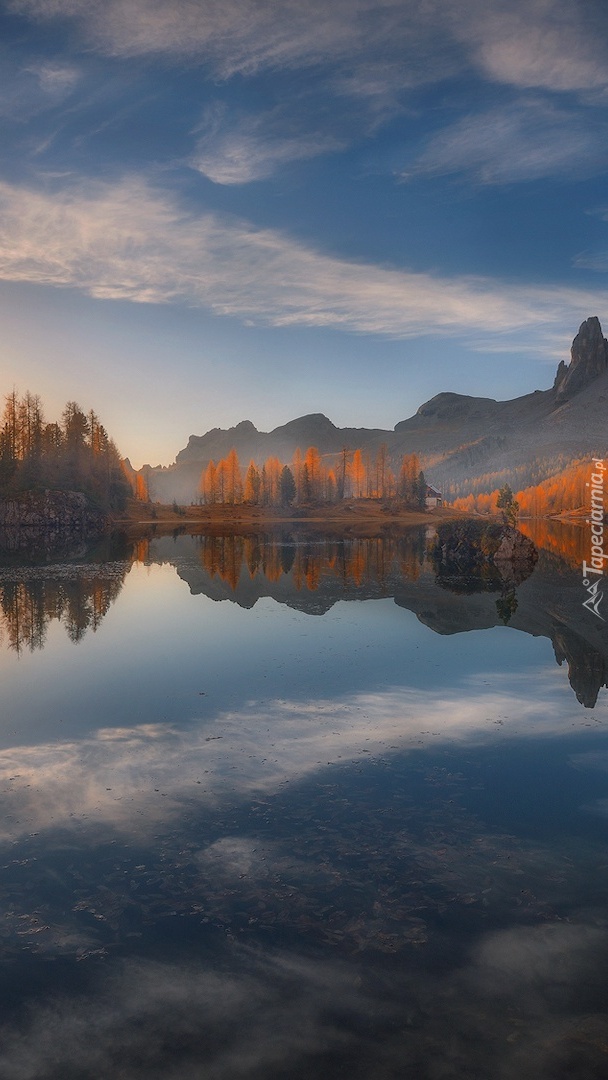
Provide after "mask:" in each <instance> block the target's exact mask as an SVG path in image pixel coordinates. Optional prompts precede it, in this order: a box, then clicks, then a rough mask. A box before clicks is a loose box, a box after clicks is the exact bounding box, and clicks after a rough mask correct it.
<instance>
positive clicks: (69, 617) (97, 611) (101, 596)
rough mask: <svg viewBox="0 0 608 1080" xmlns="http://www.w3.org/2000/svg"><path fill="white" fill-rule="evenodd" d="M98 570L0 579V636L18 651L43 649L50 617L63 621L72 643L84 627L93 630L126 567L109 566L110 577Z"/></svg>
mask: <svg viewBox="0 0 608 1080" xmlns="http://www.w3.org/2000/svg"><path fill="white" fill-rule="evenodd" d="M88 569H89V570H90V568H88ZM98 569H99V573H98V574H96V575H93V576H91V575H90V574H88V575H84V576H81V577H74V578H66V577H61V578H57V579H56V578H44V577H41V576H40V577H38V576H36V577H31V578H26V579H25V580H21V581H15V580H10V581H0V638H1V639H3V640H4V641H5V642H6V645H7V647H8V648H9V649H13V650H14V651H15V652H17V653H21V652H22V651H23V650H24V649H29V651H30V652H34V650H36V649H42V648H44V645H45V641H46V636H47V631H48V627H49V624H50V623H51V622H52V621H53V620H56V621H57V622H60V623H62V624H63V626H64V627H65V630H66V632H67V635H68V637H69V638H70V641H73V642H74V643H76V642H78V641H80V640H81V639H82V638H83V637H84V635H85V634H86V632H87V630H92V631H93V633H94V632H95V631H96V630H97V628H98V627H99V625H100V623H101V621H102V619H103V618H104V616H105V615H106V614H107V612H108V610H109V608H110V606H111V605H112V604H113V603H114V601H115V600H116V598H117V596H118V594H119V593H120V590H121V589H122V586H123V583H124V578H125V574H126V569H127V568H126V566H124V567H121V568H120V569H118V570H117V569H116V568H113V572H112V574H111V576H105V575H104V576H103V577H102V576H101V569H102V568H98Z"/></svg>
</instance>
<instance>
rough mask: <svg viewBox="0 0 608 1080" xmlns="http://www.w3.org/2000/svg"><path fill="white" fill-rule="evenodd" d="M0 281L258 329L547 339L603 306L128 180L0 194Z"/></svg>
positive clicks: (565, 291)
mask: <svg viewBox="0 0 608 1080" xmlns="http://www.w3.org/2000/svg"><path fill="white" fill-rule="evenodd" d="M0 278H1V279H3V280H6V281H16V282H32V283H37V284H46V285H55V286H63V287H71V288H76V289H80V290H82V291H84V292H86V293H88V294H89V295H90V296H93V297H97V298H99V299H112V300H127V301H133V302H138V303H171V302H182V303H188V304H192V305H195V306H200V307H205V308H207V309H209V310H211V311H213V312H215V313H216V314H219V315H231V316H236V317H238V318H240V319H243V320H252V321H254V322H260V323H264V324H266V325H274V326H290V325H299V326H315V327H331V328H335V329H341V330H347V331H356V332H361V333H368V334H387V335H392V336H395V337H411V336H418V335H421V334H443V333H446V334H447V333H450V334H454V333H456V334H460V335H463V336H468V337H469V338H470V337H471V336H474V335H475V334H477V333H479V332H484V334H486V335H487V332H488V331H491V333H492V334H493V336H494V337H495V338H497V337H498V336H499V335H500V334H509V333H512V332H514V331H518V330H523V329H526V330H528V331H533V330H534V331H540V330H549V332H551V333H555V332H556V331H559V330H560V329H561V328H562V327H568V326H570V327H571V326H572V324H574V323H576V322H577V320H578V321H579V322H580V320H581V319H582V318H585V317H586V316H587V315H588V313H589V311H594V310H601V308H602V304H603V302H604V300H605V297H604V294H603V293H602V292H601V291H597V292H596V291H593V290H587V291H585V290H582V289H580V290H579V289H573V288H564V287H546V288H543V287H541V286H534V285H533V286H528V285H517V286H515V285H511V284H508V285H504V284H501V283H500V282H497V281H493V280H491V279H488V278H481V277H477V278H474V277H451V278H448V277H439V276H434V275H432V274H429V273H414V272H410V271H407V270H402V269H392V268H386V267H383V266H378V265H374V264H369V263H363V262H355V261H352V260H346V259H340V258H338V257H335V256H331V255H328V254H325V253H323V252H321V251H317V250H315V249H314V248H312V247H309V246H306V245H304V244H302V243H300V242H298V241H296V240H294V239H292V238H290V237H289V236H286V235H284V234H283V233H281V232H279V231H276V230H270V229H256V228H255V227H253V226H252V225H250V224H249V223H247V222H244V221H240V220H235V219H223V218H220V217H219V216H217V215H215V214H209V213H207V214H198V215H197V214H195V213H193V212H187V211H186V210H184V209H183V208H182V207H180V206H179V205H178V204H177V203H176V202H175V200H173V199H172V198H171V197H170V196H168V195H167V194H166V193H164V192H162V191H159V190H155V189H152V188H150V187H149V186H147V185H146V184H145V183H144V182H143V181H142V180H140V179H136V178H130V179H125V180H122V181H121V182H118V183H115V184H110V183H107V184H103V183H98V184H93V183H89V184H88V185H86V186H85V187H83V186H76V185H75V186H74V187H72V188H71V189H69V190H65V189H64V190H62V191H61V192H60V193H58V194H49V193H48V192H43V191H33V190H26V189H24V188H20V187H16V186H12V185H10V184H7V183H4V184H2V185H0ZM531 348H532V344H531Z"/></svg>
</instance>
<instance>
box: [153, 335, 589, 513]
mask: <svg viewBox="0 0 608 1080" xmlns="http://www.w3.org/2000/svg"><path fill="white" fill-rule="evenodd" d="M607 402H608V341H607V340H606V338H605V337H604V336H603V333H602V328H601V326H600V322H599V319H598V318H597V317H596V316H592V317H591V318H589V319H586V320H585V322H584V323H582V325H581V327H580V329H579V331H578V334H577V335H576V337H575V338H574V341H573V343H572V349H571V358H570V363H569V364H565V363H564V361H562V362H561V363H560V364H559V367H558V369H557V374H556V376H555V381H554V383H553V386H552V387H550V388H549V389H548V390H535V391H534V392H533V393H531V394H525V395H524V396H522V397H518V398H513V399H510V400H508V401H495V400H494V399H493V398H483V397H471V396H467V395H463V394H456V393H441V394H437V395H436V397H433V398H431V400H430V401H427V402H425V404H424V405H421V406H420V408H419V409H418V411H417V412H416V413H415V415H414V416H411V417H409V419H407V420H401V421H400V422H399V423H397V424H396V425H395V428H394V430H393V431H388V430H382V429H378V428H338V427H336V426H335V424H333V423H332V422H331V420H329V419H328V418H327V417H326V416H324V415H323V414H322V413H312V414H310V415H308V416H301V417H298V418H297V419H295V420H291V421H290V422H289V423H287V424H284V425H282V426H281V427H277V428H275V429H274V430H273V431H270V432H262V431H258V430H257V428H256V427H255V425H254V424H253V423H252V422H251V421H250V420H243V421H242V422H241V423H240V424H237V425H236V426H235V427H233V428H229V429H228V430H225V429H221V428H213V429H212V430H211V431H208V432H207V433H206V434H205V435H200V436H199V435H191V436H190V439H189V440H188V445H187V446H186V447H185V448H184V449H183V450H181V451H180V452H179V454H178V455H177V458H176V462H175V464H174V465H172V466H170V467H168V468H154V469H152V468H150V467H149V466H144V470H143V471H144V473H145V476H146V479H147V482H148V485H149V490H150V495H151V498H153V499H160V500H161V501H165V502H166V501H171V500H173V499H176V500H177V501H178V502H190V501H192V500H194V499H196V497H197V492H198V483H199V479H200V475H201V472H202V471H203V470H204V469H205V468H206V466H207V464H208V463H209V461H210V460H213V461H215V462H217V461H218V460H219V459H221V458H223V457H225V456H226V454H227V453H228V451H229V450H230V449H232V447H234V448H235V450H236V451H237V453H238V455H239V459H240V461H241V464H243V465H247V464H248V463H249V460H250V459H253V460H254V461H255V462H256V464H258V465H262V464H263V462H264V460H265V459H266V458H267V457H271V456H274V457H278V458H279V460H280V461H281V462H283V463H285V462H290V461H291V459H292V457H293V454H294V452H295V451H296V449H297V448H298V447H299V448H300V450H301V451H302V452H303V453H304V452H305V451H306V449H307V447H308V446H316V447H317V449H318V450H319V452H320V453H321V454H322V455H326V456H331V455H338V454H339V453H340V452H341V451H342V450H343V448H344V447H347V448H348V449H350V450H355V449H361V450H365V451H367V452H369V453H370V454H371V455H372V456H373V455H374V454H375V453H376V452H377V450H378V448H379V447H380V446H381V445H382V444H385V445H386V447H387V448H388V453H389V457H390V459H391V460H392V461H393V463H394V464H396V463H397V462H398V461H399V460H400V458H401V456H402V455H403V454H411V453H417V454H418V455H419V456H420V459H421V464H422V467H423V468H424V471H425V473H426V476H427V478H428V479H429V480H430V481H431V482H432V483H433V484H435V485H436V486H437V487H439V488H441V489H443V490H444V491H446V492H449V493H450V494H451V495H453V496H455V495H461V494H467V493H468V492H469V491H471V490H473V488H475V490H476V491H490V490H492V489H493V488H496V487H498V486H500V485H501V484H503V483H510V484H511V485H512V486H513V487H517V488H523V487H525V486H527V485H529V484H536V483H538V482H539V481H541V480H544V479H546V478H547V477H548V476H551V475H553V474H554V473H556V472H558V471H559V470H560V469H562V468H564V467H565V466H567V465H568V464H569V463H570V462H572V461H574V460H576V459H577V458H580V457H588V456H590V455H592V454H593V455H600V456H601V455H602V454H603V453H604V451H606V452H607V453H608V439H607V431H606V404H607Z"/></svg>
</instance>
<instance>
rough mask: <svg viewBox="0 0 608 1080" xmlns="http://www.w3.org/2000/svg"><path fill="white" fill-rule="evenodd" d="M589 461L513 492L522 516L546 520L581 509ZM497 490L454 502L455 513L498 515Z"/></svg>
mask: <svg viewBox="0 0 608 1080" xmlns="http://www.w3.org/2000/svg"><path fill="white" fill-rule="evenodd" d="M590 472H591V468H590V463H589V461H575V462H573V463H572V464H571V465H569V466H568V467H567V468H565V469H563V470H562V471H561V472H560V473H558V474H557V475H556V476H551V477H550V478H549V479H548V480H543V481H542V482H541V483H539V484H534V485H531V486H530V487H526V488H523V490H522V491H517V492H515V499H516V501H517V503H518V505H519V514H520V516H521V517H532V518H534V517H548V516H549V515H552V514H562V513H566V512H569V511H573V510H580V509H581V508H584V507H585V506H586V505H587V503H588V499H589V495H588V487H587V485H588V482H589V474H590ZM499 494H500V488H496V489H495V490H494V491H491V492H489V493H487V492H486V493H480V494H470V495H467V496H466V497H465V498H461V499H454V502H453V503H452V505H453V506H454V507H455V509H457V510H465V511H469V512H471V511H473V512H476V513H479V514H497V513H498V507H497V499H498V497H499Z"/></svg>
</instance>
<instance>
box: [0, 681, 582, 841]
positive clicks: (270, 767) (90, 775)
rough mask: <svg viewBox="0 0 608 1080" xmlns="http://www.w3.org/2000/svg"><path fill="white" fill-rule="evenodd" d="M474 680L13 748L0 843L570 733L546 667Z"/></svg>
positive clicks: (135, 823)
mask: <svg viewBox="0 0 608 1080" xmlns="http://www.w3.org/2000/svg"><path fill="white" fill-rule="evenodd" d="M557 674H558V675H559V673H557ZM486 681H487V683H488V684H490V685H491V687H492V688H491V689H490V688H488V689H486V688H485V686H483V685H482V681H481V680H477V682H476V683H475V682H472V681H471V682H469V683H468V684H467V685H466V686H465V688H464V692H463V696H462V698H459V697H456V696H451V697H450V696H448V695H446V694H444V693H434V692H432V691H428V692H426V693H425V694H424V695H421V694H420V693H419V692H417V691H414V690H410V689H402V688H399V689H388V690H386V691H383V692H378V693H375V694H358V695H352V696H347V697H343V698H341V699H334V700H328V699H318V700H316V701H308V702H305V703H303V702H300V701H286V700H283V701H269V702H256V701H252V702H250V703H249V704H248V706H247V707H246V708H244V709H243V710H241V711H239V712H224V713H220V714H218V715H217V716H216V717H215V718H214V719H212V720H200V721H197V720H193V721H192V723H191V724H190V726H189V727H187V728H184V729H178V728H176V727H172V726H170V725H164V724H148V725H139V726H137V727H133V728H107V729H103V730H100V731H98V732H97V733H96V735H95V736H93V737H88V738H83V739H82V740H79V741H73V742H64V743H49V744H42V745H39V746H35V747H29V746H19V747H14V748H12V749H10V750H5V751H2V752H1V753H0V808H1V809H2V817H1V819H0V820H1V823H0V837H4V839H10V838H12V837H15V836H19V835H23V834H24V833H25V834H27V833H28V832H30V831H32V830H40V829H46V828H49V827H51V828H53V827H56V826H58V825H62V826H65V825H78V826H82V824H83V823H88V824H89V825H90V824H93V823H96V824H102V823H105V824H106V825H109V826H111V827H113V828H116V829H118V830H120V831H124V832H126V833H130V834H134V835H142V836H143V835H146V834H147V833H148V832H149V830H150V829H151V828H154V827H155V823H157V822H158V821H160V820H162V821H168V820H170V819H171V818H172V817H176V816H178V815H179V814H181V812H182V810H183V806H184V804H185V803H188V804H190V803H192V802H196V803H202V804H211V805H217V804H221V803H223V802H226V801H233V802H234V801H238V800H239V799H241V798H248V797H250V796H252V795H255V794H256V793H257V794H264V793H269V792H273V791H277V790H279V789H280V788H281V786H282V785H284V784H287V783H289V782H292V783H293V782H297V781H300V780H304V779H306V778H307V777H310V776H312V775H314V774H315V773H323V772H324V771H326V770H327V768H328V767H330V766H340V765H350V764H352V763H356V762H363V761H366V762H369V761H374V760H378V758H380V759H382V760H385V759H386V758H388V757H391V756H392V755H393V754H395V753H396V752H407V751H412V750H416V749H420V748H428V747H431V748H432V747H434V746H439V745H441V744H442V743H444V742H445V741H446V740H447V741H457V742H460V741H463V742H464V741H469V742H472V743H475V744H479V745H481V744H483V743H488V742H491V741H493V740H496V739H505V738H509V737H517V738H522V737H525V738H528V737H538V736H553V735H557V734H560V733H564V732H568V733H570V732H571V731H572V729H573V728H574V729H576V728H577V727H578V726H579V723H580V722H579V720H578V719H577V717H576V714H573V712H572V707H571V705H570V702H569V701H568V699H564V698H563V696H562V695H561V685H560V682H559V679H558V678H556V677H555V674H554V673H553V671H552V669H551V670H549V671H548V673H547V675H546V677H545V678H542V677H541V678H540V679H539V678H538V676H535V677H534V679H533V680H532V678H531V677H527V676H525V675H524V676H518V677H513V676H509V677H506V676H492V675H488V676H487V677H486V679H485V680H483V682H486ZM471 688H473V690H474V691H475V692H474V693H473V694H471V693H470V692H469V691H470V689H471ZM532 694H533V695H534V696H532Z"/></svg>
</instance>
